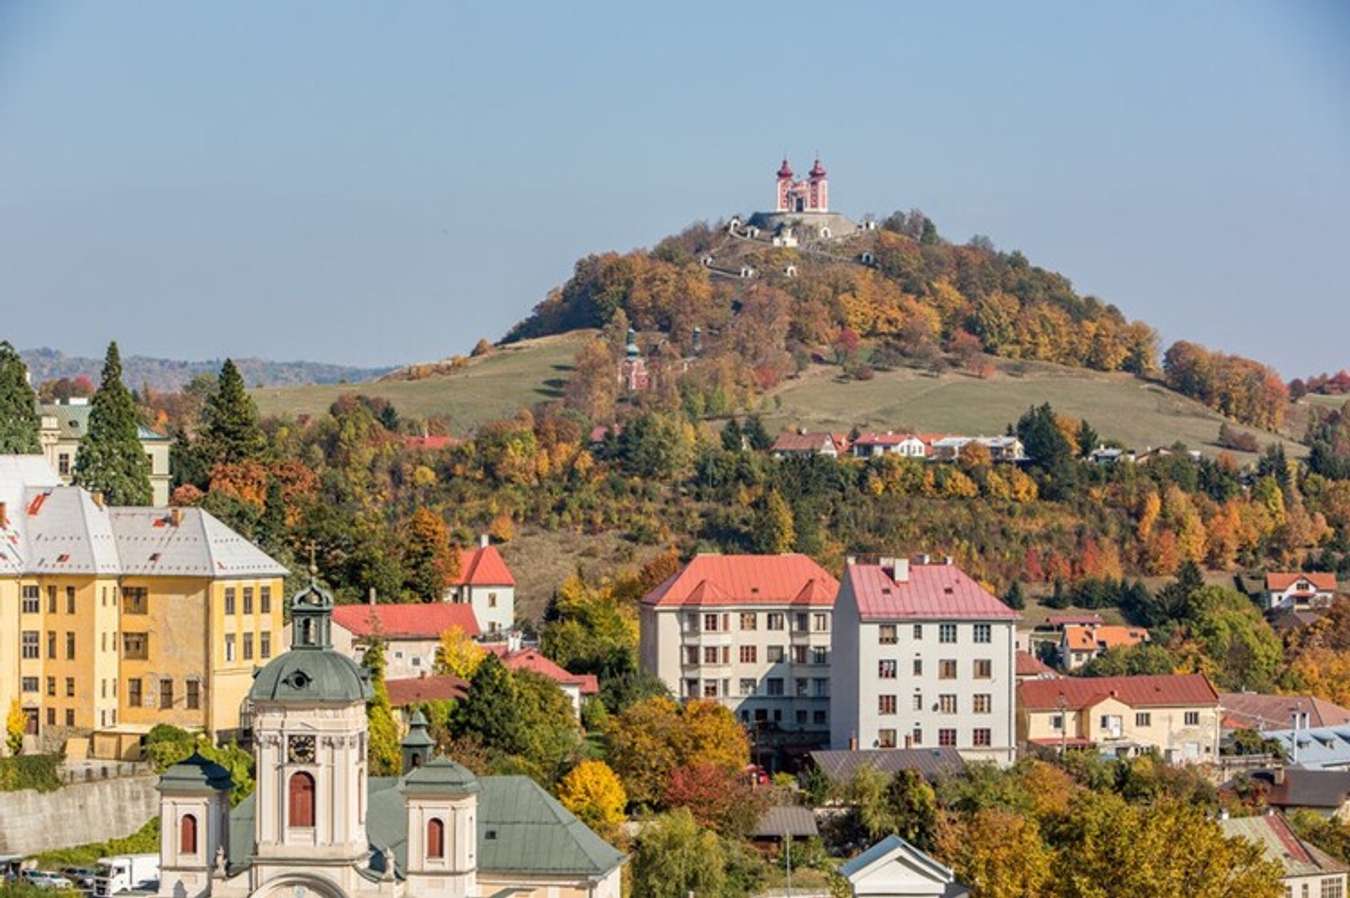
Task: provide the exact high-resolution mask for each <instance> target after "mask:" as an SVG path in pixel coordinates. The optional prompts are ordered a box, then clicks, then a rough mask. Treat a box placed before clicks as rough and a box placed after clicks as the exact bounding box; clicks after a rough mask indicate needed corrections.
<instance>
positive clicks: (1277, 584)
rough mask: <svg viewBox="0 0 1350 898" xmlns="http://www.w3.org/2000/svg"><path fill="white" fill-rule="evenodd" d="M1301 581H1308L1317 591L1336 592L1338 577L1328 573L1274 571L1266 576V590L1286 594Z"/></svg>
mask: <svg viewBox="0 0 1350 898" xmlns="http://www.w3.org/2000/svg"><path fill="white" fill-rule="evenodd" d="M1300 580H1307V581H1308V582H1309V583H1311V584H1312V585H1313V587H1314V588H1315V589H1319V590H1327V591H1329V592H1335V591H1336V575H1335V574H1328V573H1307V574H1300V573H1298V572H1296V571H1295V572H1286V571H1272V572H1271V573H1269V574H1266V589H1271V590H1277V591H1279V592H1284V591H1285V590H1286V589H1288V588H1289V587H1291V586H1293V585H1294V584H1295V583H1297V582H1298V581H1300Z"/></svg>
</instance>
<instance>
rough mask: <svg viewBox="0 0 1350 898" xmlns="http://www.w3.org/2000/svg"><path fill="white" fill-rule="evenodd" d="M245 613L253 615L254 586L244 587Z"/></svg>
mask: <svg viewBox="0 0 1350 898" xmlns="http://www.w3.org/2000/svg"><path fill="white" fill-rule="evenodd" d="M244 613H245V614H252V613H253V587H252V586H245V587H244Z"/></svg>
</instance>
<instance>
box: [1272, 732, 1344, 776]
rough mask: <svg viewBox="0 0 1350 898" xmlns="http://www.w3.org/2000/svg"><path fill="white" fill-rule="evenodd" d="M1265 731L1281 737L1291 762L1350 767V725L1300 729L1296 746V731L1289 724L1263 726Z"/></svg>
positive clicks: (1315, 767)
mask: <svg viewBox="0 0 1350 898" xmlns="http://www.w3.org/2000/svg"><path fill="white" fill-rule="evenodd" d="M1261 735H1262V736H1265V737H1266V738H1268V739H1276V740H1279V743H1280V748H1281V749H1282V750H1283V751H1284V753H1285V756H1286V757H1288V758H1289V759H1290V761H1291V762H1295V763H1298V764H1299V765H1301V766H1303V767H1307V768H1310V769H1338V768H1339V769H1344V768H1346V767H1350V726H1326V727H1309V728H1307V729H1300V730H1299V731H1298V746H1297V749H1295V746H1294V731H1293V730H1291V729H1289V728H1288V727H1286V728H1284V729H1279V730H1262V731H1261Z"/></svg>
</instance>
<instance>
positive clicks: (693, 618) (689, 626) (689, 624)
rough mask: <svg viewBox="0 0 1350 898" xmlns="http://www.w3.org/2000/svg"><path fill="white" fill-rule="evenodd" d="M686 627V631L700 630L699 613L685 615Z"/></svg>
mask: <svg viewBox="0 0 1350 898" xmlns="http://www.w3.org/2000/svg"><path fill="white" fill-rule="evenodd" d="M684 629H685V632H686V633H697V632H698V615H697V614H686V615H685V616H684Z"/></svg>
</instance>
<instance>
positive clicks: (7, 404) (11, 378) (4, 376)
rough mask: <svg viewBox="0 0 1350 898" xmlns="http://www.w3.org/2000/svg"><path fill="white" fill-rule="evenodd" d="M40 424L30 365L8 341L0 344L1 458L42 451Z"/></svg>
mask: <svg viewBox="0 0 1350 898" xmlns="http://www.w3.org/2000/svg"><path fill="white" fill-rule="evenodd" d="M41 423H42V422H41V419H40V418H39V417H38V411H37V395H36V394H34V393H33V388H32V386H31V385H29V383H28V368H27V366H26V365H24V363H23V359H22V358H21V357H20V356H19V354H18V353H17V352H15V351H14V347H13V346H11V345H10V344H9V342H8V341H0V455H2V454H11V453H12V454H18V455H31V454H34V453H37V452H41V451H42V445H41V444H40V443H39V442H38V428H39V426H40V425H41Z"/></svg>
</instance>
